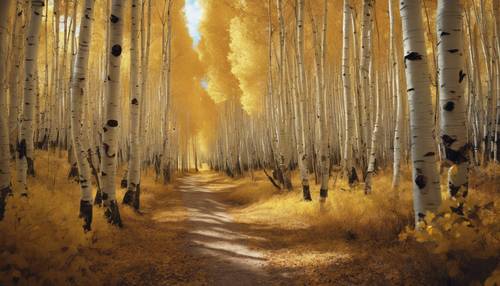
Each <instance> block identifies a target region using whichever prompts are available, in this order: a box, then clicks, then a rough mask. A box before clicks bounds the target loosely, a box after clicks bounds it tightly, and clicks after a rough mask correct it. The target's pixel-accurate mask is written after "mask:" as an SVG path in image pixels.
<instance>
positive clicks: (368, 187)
mask: <svg viewBox="0 0 500 286" xmlns="http://www.w3.org/2000/svg"><path fill="white" fill-rule="evenodd" d="M375 96H376V98H375V101H376V105H377V107H376V108H377V109H376V113H375V124H374V125H373V134H372V136H371V140H372V142H371V145H370V157H369V159H368V170H367V171H366V180H365V194H370V193H371V192H372V176H373V173H374V172H375V159H376V155H377V144H378V142H377V139H378V137H379V133H380V130H379V129H380V128H379V125H380V116H381V114H380V95H379V87H378V82H377V89H376V90H375Z"/></svg>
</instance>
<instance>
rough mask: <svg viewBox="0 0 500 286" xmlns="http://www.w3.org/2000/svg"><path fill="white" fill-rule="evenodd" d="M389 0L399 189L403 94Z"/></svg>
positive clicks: (395, 164)
mask: <svg viewBox="0 0 500 286" xmlns="http://www.w3.org/2000/svg"><path fill="white" fill-rule="evenodd" d="M388 1H389V4H388V6H389V39H390V43H389V57H390V69H391V70H392V82H393V85H394V86H393V89H392V91H393V92H394V94H395V97H396V122H395V128H394V143H393V144H394V155H393V167H392V170H393V173H392V188H393V189H397V188H398V187H399V182H400V166H401V152H402V150H401V137H402V136H403V132H402V131H403V113H404V109H403V96H402V94H401V88H400V76H399V67H400V65H399V63H400V62H399V60H398V59H399V49H398V45H396V40H395V33H394V28H395V24H394V11H393V9H394V4H393V0H388Z"/></svg>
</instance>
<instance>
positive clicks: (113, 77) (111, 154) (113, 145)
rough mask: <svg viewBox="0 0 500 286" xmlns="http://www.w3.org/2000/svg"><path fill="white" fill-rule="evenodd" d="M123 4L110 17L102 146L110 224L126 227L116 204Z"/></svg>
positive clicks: (116, 5)
mask: <svg viewBox="0 0 500 286" xmlns="http://www.w3.org/2000/svg"><path fill="white" fill-rule="evenodd" d="M122 2H123V1H121V0H113V2H112V6H111V14H110V18H109V19H110V45H111V49H110V52H111V54H110V55H109V71H108V81H107V96H106V100H105V105H106V110H105V116H104V121H105V123H104V126H103V131H104V132H103V140H102V141H103V142H102V152H103V154H102V166H101V170H102V173H101V176H102V191H103V200H104V206H105V207H106V210H105V216H106V218H107V219H108V222H109V223H111V224H114V225H118V226H120V227H121V226H122V221H121V218H120V212H119V209H118V204H117V203H116V184H115V177H116V165H117V155H118V148H117V147H118V134H119V133H118V131H119V129H118V126H119V122H118V117H119V113H120V89H121V87H120V64H121V54H122V38H123V34H122V30H123V19H122V16H123V3H122Z"/></svg>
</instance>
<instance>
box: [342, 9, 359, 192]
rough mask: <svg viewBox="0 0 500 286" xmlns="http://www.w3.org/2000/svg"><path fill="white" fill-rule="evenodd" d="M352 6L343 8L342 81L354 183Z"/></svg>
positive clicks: (347, 149) (348, 156) (349, 166)
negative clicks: (351, 69)
mask: <svg viewBox="0 0 500 286" xmlns="http://www.w3.org/2000/svg"><path fill="white" fill-rule="evenodd" d="M351 9H352V8H351V6H350V0H344V8H343V14H344V16H343V17H344V18H343V28H342V35H343V37H344V40H343V42H342V82H343V87H344V88H343V95H344V111H345V126H344V128H345V132H344V134H345V135H344V136H345V137H344V152H343V155H344V164H345V166H344V168H345V172H346V174H347V177H348V180H349V185H352V184H354V182H355V181H356V177H357V176H356V170H355V169H354V165H353V159H352V157H353V150H352V144H353V143H354V142H353V140H352V137H353V133H354V119H353V115H352V112H351V108H352V98H351V71H350V68H351V66H350V65H351V64H350V55H349V54H350V37H351V36H350V33H351V25H352V24H351Z"/></svg>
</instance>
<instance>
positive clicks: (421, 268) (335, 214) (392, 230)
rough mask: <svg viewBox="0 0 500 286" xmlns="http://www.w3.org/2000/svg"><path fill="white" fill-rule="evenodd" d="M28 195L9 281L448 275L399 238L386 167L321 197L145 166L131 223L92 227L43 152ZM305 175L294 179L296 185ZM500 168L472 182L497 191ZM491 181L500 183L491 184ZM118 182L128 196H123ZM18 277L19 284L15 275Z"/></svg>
mask: <svg viewBox="0 0 500 286" xmlns="http://www.w3.org/2000/svg"><path fill="white" fill-rule="evenodd" d="M40 155H41V156H40V159H39V160H37V162H36V163H37V165H36V167H37V171H38V174H37V177H35V178H31V179H30V180H31V182H30V186H31V193H30V196H29V198H28V199H23V198H19V197H18V196H14V197H13V198H10V199H9V203H8V208H7V212H6V217H5V219H4V221H2V222H0V233H2V236H0V285H14V284H17V285H89V284H92V285H445V284H446V282H447V281H446V279H447V273H446V269H445V267H443V265H444V264H446V261H443V260H442V257H440V256H437V255H434V254H433V253H431V252H429V251H428V250H427V249H426V248H425V247H424V245H423V244H420V243H417V242H414V241H400V240H399V239H398V235H399V233H400V232H401V231H403V230H404V227H405V226H406V225H408V224H411V221H412V219H413V216H412V213H411V192H410V191H409V190H410V186H409V182H408V180H407V179H408V178H407V177H408V176H409V174H408V173H407V172H403V179H404V180H403V182H404V183H403V184H402V188H401V191H400V192H399V193H396V192H392V191H388V189H387V181H388V180H389V179H388V178H387V177H389V178H390V176H387V174H384V173H383V172H382V173H380V174H379V176H376V177H375V180H374V193H373V194H372V195H370V196H365V195H364V194H363V192H362V191H361V190H360V189H355V190H352V191H346V188H347V187H346V186H345V185H343V182H342V181H341V180H340V179H338V180H337V179H336V175H335V174H334V180H331V181H332V182H331V186H330V188H331V190H333V191H331V192H330V196H329V198H328V200H327V202H326V204H325V205H324V206H323V207H320V204H319V202H317V197H318V195H319V194H318V192H317V191H316V190H315V189H316V187H313V188H312V189H313V190H314V191H313V199H315V200H314V201H313V202H309V203H307V202H303V201H302V200H301V194H300V193H299V192H298V191H293V192H282V191H280V190H277V189H275V188H274V187H273V186H272V185H271V184H270V182H269V181H268V180H267V178H266V177H265V176H264V174H263V173H260V172H256V173H254V174H253V176H252V177H253V178H240V179H231V178H228V177H226V176H224V175H222V174H217V173H213V172H208V171H205V172H201V173H197V174H186V175H185V176H182V177H179V178H177V179H176V180H175V182H174V183H172V184H170V185H168V186H165V185H162V184H160V183H158V182H155V180H154V174H152V172H151V171H146V172H145V173H144V174H143V180H142V183H141V188H142V194H143V195H142V206H141V208H142V209H141V212H140V213H136V212H134V211H133V210H131V209H130V208H128V207H125V206H122V207H121V208H120V211H121V214H122V218H123V221H124V227H123V228H122V229H118V228H116V227H113V226H109V225H108V224H107V223H106V222H105V220H104V218H103V215H102V210H101V209H99V208H97V207H96V208H95V209H94V224H93V230H92V231H91V232H89V233H86V234H84V233H83V232H82V228H81V222H80V221H79V219H78V218H77V216H76V213H77V210H78V203H79V199H78V197H79V190H78V185H77V184H76V183H75V182H74V181H72V180H68V179H67V174H68V168H66V167H62V166H66V165H67V163H66V162H65V159H64V158H57V156H47V153H40ZM297 180H298V178H295V177H294V183H295V185H298V182H297ZM499 183H500V182H499V181H498V178H495V179H494V181H491V180H486V179H482V178H476V179H474V181H473V182H472V184H471V185H473V187H478V186H482V187H480V188H478V189H481V191H484V192H487V193H488V194H489V196H490V197H488V199H491V196H493V198H494V199H495V200H498V186H499V185H500V184H499ZM492 188H493V190H491V189H492ZM122 196H123V191H122V190H120V191H119V193H118V198H120V199H121V198H122ZM14 282H16V283H14Z"/></svg>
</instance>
